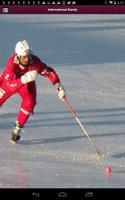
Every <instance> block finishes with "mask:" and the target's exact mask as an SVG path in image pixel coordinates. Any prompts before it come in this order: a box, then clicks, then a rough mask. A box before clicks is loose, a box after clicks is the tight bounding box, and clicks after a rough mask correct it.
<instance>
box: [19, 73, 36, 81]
mask: <svg viewBox="0 0 125 200" xmlns="http://www.w3.org/2000/svg"><path fill="white" fill-rule="evenodd" d="M36 76H37V71H36V70H32V71H29V72H27V73H25V74H24V75H23V76H22V77H21V82H22V83H23V84H25V83H29V82H31V81H34V80H35V79H36Z"/></svg>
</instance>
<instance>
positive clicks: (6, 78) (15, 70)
mask: <svg viewBox="0 0 125 200" xmlns="http://www.w3.org/2000/svg"><path fill="white" fill-rule="evenodd" d="M15 58H16V56H15V54H14V55H12V56H11V57H10V58H9V60H8V62H7V64H6V67H5V69H4V71H3V73H2V75H1V77H0V80H1V82H2V86H3V87H5V88H8V90H10V91H18V89H20V88H21V87H22V86H23V84H22V82H21V76H22V75H24V74H25V73H26V72H28V71H32V70H36V71H37V72H38V74H40V75H41V76H44V77H47V78H48V79H49V80H50V81H51V83H52V84H53V85H55V84H56V83H58V82H60V80H59V77H58V75H57V73H56V72H55V70H54V69H53V68H51V67H49V66H47V65H46V64H45V63H43V62H42V61H41V60H40V59H39V58H38V57H37V56H35V55H32V61H31V64H30V65H29V66H26V67H22V66H21V65H20V64H19V63H17V62H16V59H15ZM27 84H31V82H29V83H27Z"/></svg>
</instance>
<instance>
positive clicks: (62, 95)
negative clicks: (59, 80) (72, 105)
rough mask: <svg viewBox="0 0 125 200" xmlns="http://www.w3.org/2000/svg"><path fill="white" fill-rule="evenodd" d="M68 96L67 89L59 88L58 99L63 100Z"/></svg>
mask: <svg viewBox="0 0 125 200" xmlns="http://www.w3.org/2000/svg"><path fill="white" fill-rule="evenodd" d="M65 96H66V93H65V89H64V88H63V87H62V86H59V87H58V97H59V98H60V99H61V100H63V99H64V97H65Z"/></svg>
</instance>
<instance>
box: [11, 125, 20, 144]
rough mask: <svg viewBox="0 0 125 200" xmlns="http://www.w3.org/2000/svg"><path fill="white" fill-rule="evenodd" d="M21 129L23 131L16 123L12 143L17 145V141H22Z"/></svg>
mask: <svg viewBox="0 0 125 200" xmlns="http://www.w3.org/2000/svg"><path fill="white" fill-rule="evenodd" d="M21 129H22V126H21V125H20V124H19V123H18V122H16V124H15V126H14V128H13V130H12V137H11V141H12V143H17V141H18V140H20V138H21V136H20V132H21Z"/></svg>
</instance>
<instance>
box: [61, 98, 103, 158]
mask: <svg viewBox="0 0 125 200" xmlns="http://www.w3.org/2000/svg"><path fill="white" fill-rule="evenodd" d="M64 102H65V104H66V106H67V107H68V109H69V110H70V112H71V113H72V115H73V117H74V118H75V119H76V121H77V123H78V124H79V125H80V127H81V129H82V131H83V132H84V133H85V135H86V136H87V138H88V140H89V142H90V143H91V145H92V146H93V147H94V148H95V151H96V154H97V155H98V156H99V157H100V153H99V151H98V149H97V147H96V145H95V144H94V143H93V141H92V139H91V138H90V136H89V135H88V133H87V131H86V129H85V128H84V126H83V125H82V123H81V121H80V119H79V118H78V116H77V114H76V112H75V111H74V110H73V108H72V107H71V105H70V104H69V102H68V101H67V99H66V98H64Z"/></svg>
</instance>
